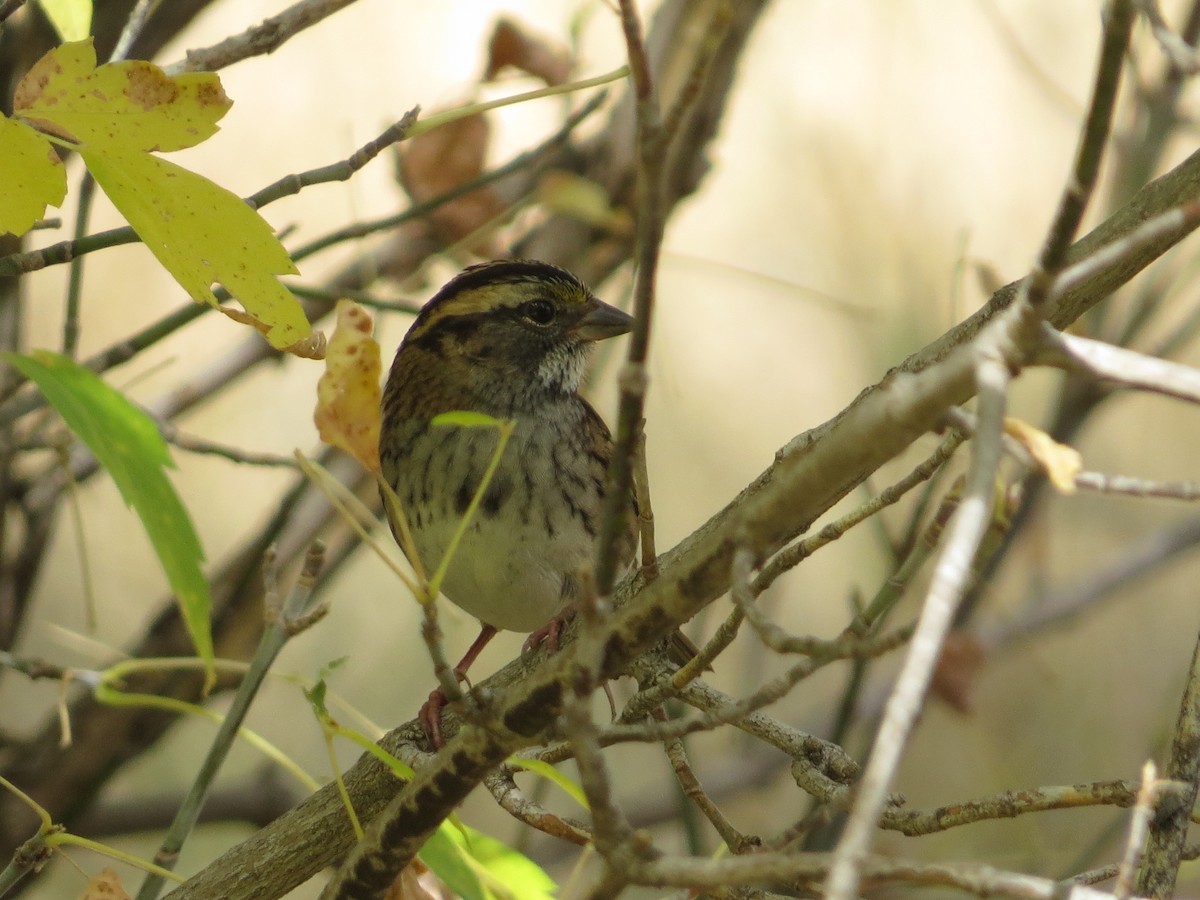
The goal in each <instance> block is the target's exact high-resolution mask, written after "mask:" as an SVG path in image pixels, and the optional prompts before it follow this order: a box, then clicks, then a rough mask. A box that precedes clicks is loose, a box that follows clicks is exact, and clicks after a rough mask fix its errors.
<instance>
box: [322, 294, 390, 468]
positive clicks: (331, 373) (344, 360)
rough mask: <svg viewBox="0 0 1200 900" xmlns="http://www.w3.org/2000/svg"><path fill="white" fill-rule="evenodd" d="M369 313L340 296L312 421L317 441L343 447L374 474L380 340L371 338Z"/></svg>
mask: <svg viewBox="0 0 1200 900" xmlns="http://www.w3.org/2000/svg"><path fill="white" fill-rule="evenodd" d="M374 324H375V323H374V322H373V321H372V319H371V315H370V313H368V312H367V311H366V310H365V309H363V308H362V307H361V306H359V305H358V304H357V303H354V302H352V301H350V300H339V301H338V305H337V324H336V326H335V327H334V330H333V337H332V338H330V339H329V346H328V349H327V352H326V354H325V374H324V375H322V376H321V380H320V381H319V382H318V383H317V409H316V412H315V413H314V414H313V421H314V422H315V423H316V425H317V431H318V432H319V433H320V435H321V440H323V441H325V442H326V443H327V444H333V445H334V446H335V447H340V448H341V449H343V450H345V451H346V452H347V453H349V454H350V455H351V456H353V457H354V458H355V459H357V460H358V461H359V462H360V463H362V464H363V466H364V467H365V468H366V469H367V470H368V471H371V472H379V471H380V466H379V419H380V414H379V397H380V391H379V375H380V372H381V371H382V366H381V365H380V362H379V344H377V343H376V342H375V339H374V338H372V337H371V331H372V329H373V328H374Z"/></svg>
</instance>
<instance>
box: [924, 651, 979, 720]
mask: <svg viewBox="0 0 1200 900" xmlns="http://www.w3.org/2000/svg"><path fill="white" fill-rule="evenodd" d="M986 660H987V650H986V648H985V647H984V646H983V644H982V642H980V640H979V638H978V637H976V636H975V635H974V634H972V633H970V632H968V631H952V632H950V634H949V635H947V636H946V643H944V644H943V645H942V655H941V656H940V657H938V662H937V667H936V668H935V669H934V670H933V680H932V682H931V683H930V691H931V693H933V695H934V696H936V697H940V698H941V699H942V700H944V701H945V702H946V703H948V704H949V705H950V707H951V708H952V709H955V710H957V711H958V712H960V713H963V714H966V713H969V712H971V710H972V709H973V707H974V702H973V696H972V695H973V694H974V693H975V682H976V681H977V680H978V677H979V670H980V669H982V668H983V664H984V662H985V661H986Z"/></svg>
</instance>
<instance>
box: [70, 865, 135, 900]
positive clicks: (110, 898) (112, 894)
mask: <svg viewBox="0 0 1200 900" xmlns="http://www.w3.org/2000/svg"><path fill="white" fill-rule="evenodd" d="M79 900H129V894H128V892H126V890H125V888H124V887H122V886H121V876H119V875H118V874H117V873H116V872H114V871H113V870H112V869H101V870H100V871H99V872H97V873H96V874H95V875H93V876H92V877H91V878H89V879H88V883H87V884H86V885H84V888H83V893H82V894H80V895H79Z"/></svg>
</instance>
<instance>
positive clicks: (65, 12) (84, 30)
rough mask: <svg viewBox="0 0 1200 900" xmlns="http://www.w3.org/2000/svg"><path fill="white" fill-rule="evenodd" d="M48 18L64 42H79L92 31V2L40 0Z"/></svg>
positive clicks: (84, 0)
mask: <svg viewBox="0 0 1200 900" xmlns="http://www.w3.org/2000/svg"><path fill="white" fill-rule="evenodd" d="M40 2H41V5H42V9H43V10H44V11H45V13H46V18H47V19H49V20H50V24H51V25H53V26H54V30H55V31H57V32H58V36H59V37H60V38H61V39H62V40H64V41H79V40H83V39H84V38H85V37H87V36H88V35H89V34H90V33H91V31H92V0H40Z"/></svg>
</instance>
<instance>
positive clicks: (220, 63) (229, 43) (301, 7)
mask: <svg viewBox="0 0 1200 900" xmlns="http://www.w3.org/2000/svg"><path fill="white" fill-rule="evenodd" d="M354 2H355V0H300V2H298V3H294V4H292V5H291V6H289V7H288V8H287V9H285V10H284V11H283V12H281V13H280V14H279V15H277V16H272V17H271V18H269V19H264V20H263V21H262V22H261V23H260V24H258V25H255V26H254V27H253V28H248V29H246V30H245V31H244V32H242V33H241V34H239V35H237V36H236V37H230V38H226V39H225V40H223V41H221V42H219V43H217V44H214V45H212V46H211V47H205V48H204V49H202V50H189V51H187V54H186V58H185V59H184V60H183V61H182V62H177V63H174V64H172V65H170V66H167V67H166V70H167V72H168V73H169V74H171V75H178V74H179V73H181V72H216V71H217V70H218V69H224V68H225V67H226V66H231V65H233V64H234V63H236V62H241V61H242V60H243V59H249V58H250V57H252V56H262V55H264V54H267V53H273V52H274V51H276V50H278V49H279V48H280V47H282V46H283V45H284V44H285V43H286V42H287V41H288V40H290V39H291V38H293V37H295V36H296V35H297V34H299V33H300V32H301V31H304V29H306V28H311V27H312V26H313V25H316V24H317V23H318V22H320V21H321V20H322V19H325V18H327V17H329V16H331V15H333V14H334V13H335V12H337V11H338V10H340V9H344V8H345V7H347V6H350V5H351V4H352V3H354Z"/></svg>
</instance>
